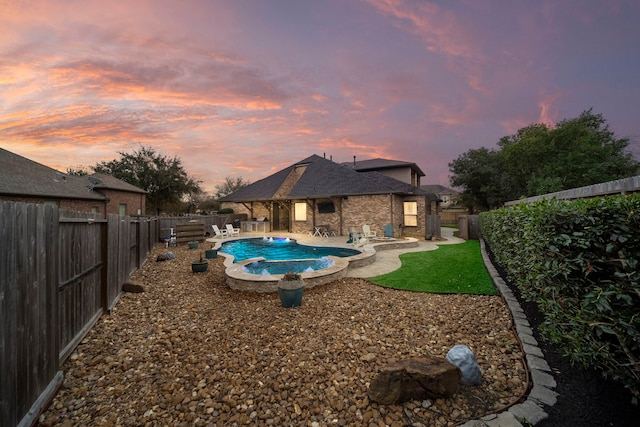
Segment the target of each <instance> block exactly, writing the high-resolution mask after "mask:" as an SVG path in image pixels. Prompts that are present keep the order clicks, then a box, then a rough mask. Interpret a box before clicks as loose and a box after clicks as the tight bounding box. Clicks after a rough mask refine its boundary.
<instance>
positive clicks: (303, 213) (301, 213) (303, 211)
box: [293, 202, 307, 221]
mask: <svg viewBox="0 0 640 427" xmlns="http://www.w3.org/2000/svg"><path fill="white" fill-rule="evenodd" d="M293 220H294V221H306V220H307V204H306V203H305V202H302V203H295V204H294V205H293Z"/></svg>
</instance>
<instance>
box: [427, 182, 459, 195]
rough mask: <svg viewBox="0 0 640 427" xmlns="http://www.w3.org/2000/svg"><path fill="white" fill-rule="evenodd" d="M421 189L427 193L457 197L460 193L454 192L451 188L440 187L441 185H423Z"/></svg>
mask: <svg viewBox="0 0 640 427" xmlns="http://www.w3.org/2000/svg"><path fill="white" fill-rule="evenodd" d="M420 188H421V189H423V190H424V191H426V192H427V193H434V194H451V195H456V194H458V193H459V191H456V190H453V189H451V188H449V187H445V186H444V185H440V184H432V185H421V186H420Z"/></svg>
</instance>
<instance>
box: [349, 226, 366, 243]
mask: <svg viewBox="0 0 640 427" xmlns="http://www.w3.org/2000/svg"><path fill="white" fill-rule="evenodd" d="M361 240H365V241H366V239H365V238H364V237H363V236H362V234H360V233H358V230H356V229H355V228H350V229H349V241H348V242H347V243H352V244H354V245H356V246H361Z"/></svg>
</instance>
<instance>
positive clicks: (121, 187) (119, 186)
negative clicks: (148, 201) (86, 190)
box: [89, 173, 147, 194]
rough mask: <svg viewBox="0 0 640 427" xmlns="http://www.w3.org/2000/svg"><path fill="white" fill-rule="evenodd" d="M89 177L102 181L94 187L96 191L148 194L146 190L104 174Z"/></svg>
mask: <svg viewBox="0 0 640 427" xmlns="http://www.w3.org/2000/svg"><path fill="white" fill-rule="evenodd" d="M89 176H90V177H93V178H97V179H99V180H100V182H99V183H97V184H95V185H94V186H93V188H95V189H96V190H117V191H128V192H130V193H143V194H146V193H147V192H146V191H145V190H143V189H141V188H138V187H136V186H135V185H132V184H129V183H128V182H124V181H123V180H121V179H118V178H114V177H113V176H111V175H106V174H103V173H94V174H91V175H89Z"/></svg>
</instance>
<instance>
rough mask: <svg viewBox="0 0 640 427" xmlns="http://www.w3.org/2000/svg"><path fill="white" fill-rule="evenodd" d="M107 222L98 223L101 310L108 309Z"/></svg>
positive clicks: (105, 310)
mask: <svg viewBox="0 0 640 427" xmlns="http://www.w3.org/2000/svg"><path fill="white" fill-rule="evenodd" d="M108 236H109V223H108V222H107V221H105V222H101V223H100V259H101V261H102V269H101V270H100V306H101V307H102V311H103V312H107V311H108V310H109V238H108Z"/></svg>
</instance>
